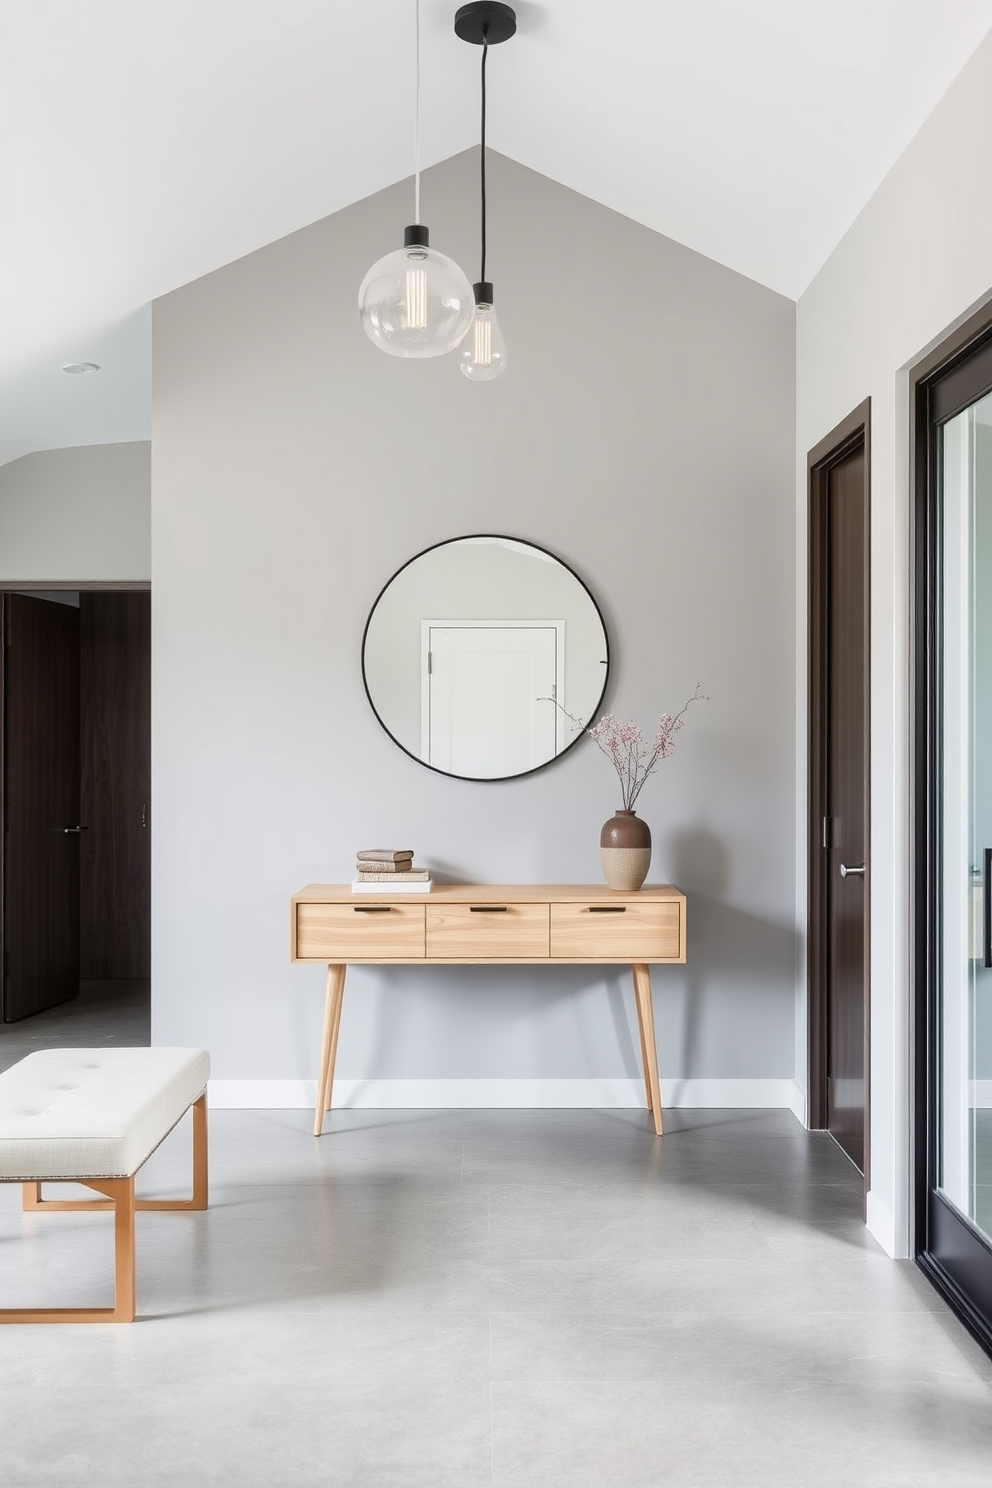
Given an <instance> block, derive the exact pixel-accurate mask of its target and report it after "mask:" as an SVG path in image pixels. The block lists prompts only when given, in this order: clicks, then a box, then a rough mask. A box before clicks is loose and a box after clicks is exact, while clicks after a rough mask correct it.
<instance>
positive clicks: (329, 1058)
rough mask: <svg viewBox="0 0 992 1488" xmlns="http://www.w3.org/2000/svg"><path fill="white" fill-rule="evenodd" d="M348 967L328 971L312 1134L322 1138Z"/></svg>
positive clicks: (330, 967)
mask: <svg viewBox="0 0 992 1488" xmlns="http://www.w3.org/2000/svg"><path fill="white" fill-rule="evenodd" d="M347 970H348V968H347V966H343V965H340V964H337V963H335V964H334V965H330V966H328V968H327V991H326V992H325V994H324V1029H323V1033H322V1035H321V1040H320V1071H319V1073H318V1075H317V1109H316V1110H315V1112H314V1118H313V1134H314V1136H315V1137H319V1136H320V1132H321V1127H322V1126H323V1124H324V1112H325V1111H329V1110H330V1109H331V1092H332V1090H333V1088H334V1062H335V1060H336V1059H337V1053H338V1032H339V1030H340V1028H341V1008H342V1007H343V1005H344V978H345V972H346V971H347Z"/></svg>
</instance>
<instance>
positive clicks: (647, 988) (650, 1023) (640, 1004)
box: [631, 966, 664, 1137]
mask: <svg viewBox="0 0 992 1488" xmlns="http://www.w3.org/2000/svg"><path fill="white" fill-rule="evenodd" d="M631 972H632V974H633V978H634V1003H635V1006H636V1008H637V1023H638V1027H639V1028H640V1031H641V1058H642V1059H643V1061H644V1085H645V1088H646V1090H647V1097H648V1110H649V1111H650V1112H651V1115H652V1116H653V1117H654V1129H655V1131H656V1132H657V1134H658V1136H659V1137H660V1136H663V1135H664V1128H663V1123H662V1117H661V1084H660V1082H659V1080H658V1048H657V1044H656V1043H655V1036H654V1007H653V1005H652V1001H651V970H650V967H648V966H632V967H631Z"/></svg>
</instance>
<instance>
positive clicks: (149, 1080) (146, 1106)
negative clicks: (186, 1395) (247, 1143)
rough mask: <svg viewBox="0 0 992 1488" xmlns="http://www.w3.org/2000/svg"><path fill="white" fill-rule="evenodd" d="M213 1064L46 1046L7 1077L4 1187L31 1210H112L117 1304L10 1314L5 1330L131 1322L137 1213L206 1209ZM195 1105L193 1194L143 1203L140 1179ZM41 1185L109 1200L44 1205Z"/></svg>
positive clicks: (1, 1150)
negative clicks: (75, 1186) (19, 1191)
mask: <svg viewBox="0 0 992 1488" xmlns="http://www.w3.org/2000/svg"><path fill="white" fill-rule="evenodd" d="M209 1075H210V1057H209V1055H208V1054H207V1053H206V1051H205V1050H203V1049H159V1048H153V1049H44V1050H40V1051H39V1052H38V1053H37V1054H29V1055H28V1056H27V1058H26V1059H22V1060H21V1061H20V1063H19V1064H15V1065H13V1066H12V1067H11V1068H10V1069H9V1070H7V1071H6V1072H5V1073H3V1074H0V1183H21V1184H23V1187H24V1192H23V1205H24V1208H25V1209H60V1210H80V1209H82V1210H101V1209H105V1210H112V1211H113V1213H114V1238H115V1245H114V1249H115V1271H114V1278H115V1279H114V1305H113V1307H44V1308H33V1309H32V1308H13V1307H9V1308H2V1309H0V1323H129V1322H131V1321H132V1320H133V1318H134V1302H135V1298H134V1215H135V1211H136V1210H138V1209H206V1207H207V1097H206V1086H207V1079H208V1077H209ZM190 1107H192V1108H193V1196H192V1198H191V1199H178V1200H174V1199H136V1198H135V1193H134V1179H135V1174H136V1173H137V1172H138V1169H139V1168H140V1167H141V1166H142V1164H143V1163H144V1162H145V1161H147V1159H148V1158H149V1157H150V1156H151V1154H152V1153H153V1152H154V1151H155V1149H156V1147H158V1146H159V1144H160V1143H161V1142H162V1141H164V1139H165V1138H166V1137H167V1136H168V1135H169V1132H170V1131H171V1130H172V1128H173V1127H174V1126H175V1125H176V1124H177V1122H179V1121H180V1120H181V1119H182V1117H183V1116H184V1115H185V1114H186V1112H187V1111H188V1110H189V1109H190ZM43 1183H81V1184H83V1185H85V1187H87V1188H92V1189H94V1190H95V1191H96V1192H97V1193H100V1194H103V1195H104V1198H102V1199H78V1200H74V1199H63V1200H56V1199H43V1198H42V1194H41V1188H42V1184H43Z"/></svg>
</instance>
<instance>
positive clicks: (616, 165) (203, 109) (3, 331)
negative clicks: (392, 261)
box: [0, 0, 992, 463]
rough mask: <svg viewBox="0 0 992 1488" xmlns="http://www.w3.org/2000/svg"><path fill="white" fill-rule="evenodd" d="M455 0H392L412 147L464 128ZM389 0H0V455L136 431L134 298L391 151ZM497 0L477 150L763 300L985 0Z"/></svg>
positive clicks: (963, 54) (964, 37)
mask: <svg viewBox="0 0 992 1488" xmlns="http://www.w3.org/2000/svg"><path fill="white" fill-rule="evenodd" d="M456 3H457V0H421V9H422V35H423V43H422V45H423V64H422V76H423V82H422V97H423V104H422V108H423V125H422V134H423V144H422V163H423V165H424V166H427V165H429V164H432V163H434V162H436V161H439V160H443V159H446V158H447V157H448V156H450V155H453V154H455V153H456V152H457V151H459V150H463V149H465V148H467V147H468V146H469V145H471V144H473V143H474V142H475V141H476V138H477V128H478V98H477V88H478V60H479V53H478V52H477V50H476V49H475V48H469V47H466V46H465V44H464V43H463V42H460V41H458V40H457V38H456V37H455V36H454V34H453V31H452V21H453V16H454V11H455V9H456ZM414 6H415V0H30V3H25V0H0V265H2V274H0V463H2V462H4V461H7V460H10V459H14V458H16V457H17V456H18V455H21V454H24V453H26V452H28V451H30V450H35V449H41V448H47V447H52V446H58V445H67V444H74V443H92V442H102V441H104V440H119V439H140V438H147V437H148V432H149V403H150V393H149V371H148V360H149V317H148V313H147V305H148V302H149V301H150V300H152V299H153V298H154V297H155V296H157V295H160V294H163V293H165V292H166V291H168V290H170V289H174V288H176V287H177V286H178V285H181V284H184V283H186V282H188V281H189V280H191V279H194V278H197V277H198V276H199V275H201V274H204V273H207V272H208V271H210V270H211V269H215V268H217V267H219V266H220V265H222V264H224V263H228V262H230V261H231V260H232V259H235V258H238V257H240V256H241V255H242V254H245V253H249V252H251V251H252V250H253V249H255V248H258V247H260V246H262V245H263V244H265V243H268V242H271V241H273V240H274V239H276V238H279V237H281V236H283V235H284V234H286V233H289V232H292V231H294V230H295V229H296V228H299V227H302V226H304V225H305V224H307V223H309V222H313V221H316V220H317V219H319V218H321V217H324V216H326V215H328V214H329V213H331V212H335V211H337V210H339V209H340V208H342V207H344V206H347V205H348V204H349V203H351V202H354V201H356V200H359V199H360V198H362V197H364V196H368V195H370V194H371V193H372V192H374V191H377V190H379V189H380V188H382V187H384V186H387V185H389V184H390V183H392V182H393V181H396V180H399V179H401V178H403V177H404V176H407V175H409V174H410V171H411V168H412V111H413V79H414V46H413V36H414V31H413V16H414ZM516 8H517V13H518V21H519V29H518V33H517V36H516V37H515V38H514V40H513V41H511V42H510V43H509V44H507V45H506V46H504V47H501V48H499V49H498V50H494V52H493V53H492V55H491V57H490V82H491V88H490V136H489V137H490V143H491V144H492V146H493V148H494V149H496V150H499V151H501V152H502V153H503V154H506V155H509V156H511V157H513V158H514V159H515V160H518V161H520V162H521V163H523V164H524V165H527V166H530V167H532V168H533V169H535V170H538V171H541V172H543V173H544V174H546V175H548V176H551V177H553V178H554V179H556V180H558V181H561V182H563V183H564V184H565V185H567V186H570V187H573V188H574V189H575V190H576V191H580V192H582V193H584V194H585V195H587V196H590V197H592V198H594V199H595V200H597V201H600V202H602V203H604V204H605V205H606V206H609V207H612V208H614V209H616V210H617V211H620V212H623V213H625V214H626V215H627V216H629V217H632V218H635V219H636V220H637V221H639V222H642V223H644V224H645V225H647V226H648V227H651V228H653V229H655V230H657V231H658V232H662V233H665V234H667V235H669V236H671V237H673V238H676V239H678V240H679V241H680V242H683V243H686V244H688V245H689V246H690V247H692V248H695V249H697V250H699V251H700V252H701V253H705V254H707V255H709V256H710V257H712V258H715V259H717V260H719V261H720V262H721V263H724V264H727V265H729V266H730V267H731V268H734V269H737V270H739V271H740V272H741V273H743V274H747V275H749V276H750V277H752V278H754V279H757V280H759V281H760V282H761V283H763V284H766V285H769V286H771V287H772V288H774V289H777V290H780V291H781V292H782V293H784V294H787V295H790V296H792V297H796V296H797V295H798V294H799V293H800V292H801V291H802V289H803V288H804V287H805V285H806V284H807V283H808V282H809V280H810V278H811V277H812V275H813V274H814V273H815V272H816V270H817V268H818V267H819V266H820V264H821V263H822V262H823V260H824V259H825V258H826V256H827V255H828V253H829V252H830V250H831V249H832V248H833V246H834V245H835V244H836V242H837V241H838V239H839V238H840V237H841V235H842V234H843V232H844V231H845V230H846V228H847V227H848V226H849V225H850V223H851V221H852V220H853V218H854V217H855V216H856V214H857V212H858V211H859V210H860V208H861V207H862V206H863V205H864V203H865V201H866V200H867V199H868V197H869V196H870V195H871V193H872V191H873V190H874V188H875V187H876V186H877V185H878V183H879V182H880V180H881V179H882V177H883V176H884V175H885V174H886V172H887V171H888V169H889V168H890V167H891V165H892V164H893V162H894V161H895V159H896V158H897V156H898V155H899V154H900V152H901V151H902V149H903V148H904V147H905V145H906V144H907V143H908V141H909V140H910V139H911V137H912V136H913V134H914V133H915V132H916V130H917V129H918V128H919V126H920V124H921V123H922V122H923V120H924V119H925V118H926V116H927V114H928V113H929V112H930V111H931V109H932V108H933V106H934V105H935V104H936V102H937V100H938V99H939V98H940V96H941V94H942V93H943V92H944V91H945V90H946V89H947V87H948V85H949V84H950V83H951V81H952V80H953V78H954V77H955V75H956V74H957V73H958V72H959V71H960V69H961V67H962V66H963V65H964V63H965V62H966V61H967V59H968V57H969V56H970V55H971V53H972V52H973V51H974V49H975V48H976V46H977V45H978V44H979V42H980V41H981V40H982V38H983V37H984V36H985V34H986V33H987V32H988V31H989V29H990V28H992V0H953V3H949V0H595V3H594V0H541V3H537V0H520V3H519V4H518V5H517V7H516ZM348 292H349V293H350V292H351V291H350V288H349V289H348ZM83 360H85V361H94V362H99V363H100V364H101V365H102V367H103V369H104V370H103V371H102V372H100V373H99V374H96V375H94V376H90V377H69V376H66V375H65V374H64V373H62V372H61V370H60V368H61V366H62V364H63V363H64V362H68V361H83Z"/></svg>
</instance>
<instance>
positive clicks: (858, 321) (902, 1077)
mask: <svg viewBox="0 0 992 1488" xmlns="http://www.w3.org/2000/svg"><path fill="white" fill-rule="evenodd" d="M990 139H992V38H989V39H988V40H986V41H985V42H984V43H983V44H982V46H981V47H980V48H979V49H978V51H977V52H976V53H975V55H974V57H973V58H972V60H971V61H970V62H969V63H968V65H967V66H966V67H965V69H964V71H963V72H962V73H961V75H960V76H959V78H958V79H957V81H956V82H955V83H954V85H953V86H952V87H951V89H950V90H949V92H948V93H947V94H946V95H945V97H944V99H943V100H942V101H941V103H940V104H939V105H938V107H937V108H936V110H935V111H934V113H933V114H932V115H931V116H930V118H929V119H928V120H927V122H926V124H925V125H924V126H923V128H922V129H921V130H920V132H919V134H918V135H917V136H916V138H915V139H914V140H913V141H912V143H911V144H910V146H909V147H908V148H907V150H906V151H905V153H904V154H903V156H902V157H901V159H900V160H899V161H898V162H897V164H896V166H895V167H894V168H893V170H892V171H891V173H890V174H889V175H888V176H887V177H886V179H885V181H884V182H883V183H882V185H881V186H880V187H879V189H878V191H877V192H876V193H875V195H874V196H873V198H872V200H871V201H870V202H869V204H868V205H867V206H866V207H865V209H864V211H863V212H862V213H861V215H860V216H859V218H858V219H857V221H856V222H855V223H854V225H853V226H852V227H851V229H850V231H849V232H848V233H847V234H846V236H845V237H844V239H843V240H842V241H841V243H840V244H839V245H838V247H837V248H836V249H835V251H834V252H833V253H832V254H831V256H830V258H829V259H828V260H827V262H826V264H825V265H824V266H823V268H822V269H821V271H820V272H819V274H818V275H817V276H816V278H815V279H814V280H813V282H812V284H811V285H810V286H809V288H808V289H807V291H806V293H805V294H804V295H803V296H802V298H801V299H800V301H799V306H798V325H797V359H798V365H797V376H798V455H799V470H798V498H797V512H798V523H797V534H796V536H797V547H796V571H797V574H798V576H799V577H798V587H797V603H796V629H797V633H798V635H799V638H800V643H799V649H798V652H797V662H798V666H797V693H798V698H799V717H798V729H797V735H796V739H797V748H796V758H797V780H798V783H799V793H798V798H797V817H796V819H797V823H798V837H797V852H796V861H797V868H798V873H797V883H796V904H797V918H798V920H799V922H800V924H803V923H804V921H805V905H806V883H805V862H806V841H805V821H806V806H805V759H806V732H805V698H806V668H805V635H806V588H805V576H806V489H805V488H806V470H805V461H806V451H807V450H808V449H810V448H811V447H812V446H813V445H814V444H816V443H817V442H818V441H819V440H820V439H821V438H822V437H823V436H824V435H825V434H827V433H829V431H830V429H831V428H833V426H834V425H835V424H837V423H838V422H839V421H840V419H841V418H842V417H843V416H844V415H845V414H847V413H848V412H850V410H851V409H852V408H854V407H855V405H857V404H858V403H860V402H861V401H862V399H864V398H865V397H866V396H869V395H870V397H871V400H872V408H871V419H872V469H871V479H872V531H871V543H872V562H871V586H872V599H871V637H872V684H871V689H872V702H871V755H872V821H871V852H872V859H871V881H872V894H871V936H872V964H871V996H872V1013H871V1100H872V1114H871V1173H872V1176H871V1194H870V1196H869V1205H868V1220H869V1225H870V1227H871V1228H872V1230H873V1232H874V1233H875V1234H876V1236H877V1237H878V1239H879V1240H880V1241H881V1242H882V1244H883V1245H885V1246H886V1247H887V1248H888V1249H889V1250H890V1251H892V1252H893V1253H897V1254H900V1255H906V1254H908V1246H909V1237H910V1227H909V1225H910V1192H909V1037H910V1029H909V998H908V945H909V924H908V893H909V885H908V814H909V812H908V808H909V779H908V733H909V692H908V676H909V602H908V596H909V587H908V579H909V450H908V417H909V404H908V379H907V369H908V368H909V367H910V366H911V365H912V364H913V363H914V362H915V361H917V360H918V359H919V357H920V356H921V355H922V354H923V352H924V351H925V350H927V349H928V348H929V347H930V346H932V345H933V344H935V343H936V342H938V341H939V340H940V339H942V337H943V336H944V334H945V333H946V331H947V330H948V329H949V328H950V327H951V326H952V325H953V324H954V323H956V322H958V321H960V320H962V319H963V318H964V317H965V315H966V314H967V313H968V312H969V311H970V310H971V309H973V308H974V307H975V306H976V304H978V303H979V302H980V301H982V300H983V299H985V298H987V297H988V295H989V293H990V290H992V197H990V195H989V191H988V172H989V158H988V146H989V140H990ZM805 1047H806V1026H805V993H804V992H802V993H801V994H800V995H799V996H798V998H797V1020H796V1061H797V1068H798V1069H802V1068H803V1064H804V1061H805Z"/></svg>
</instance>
